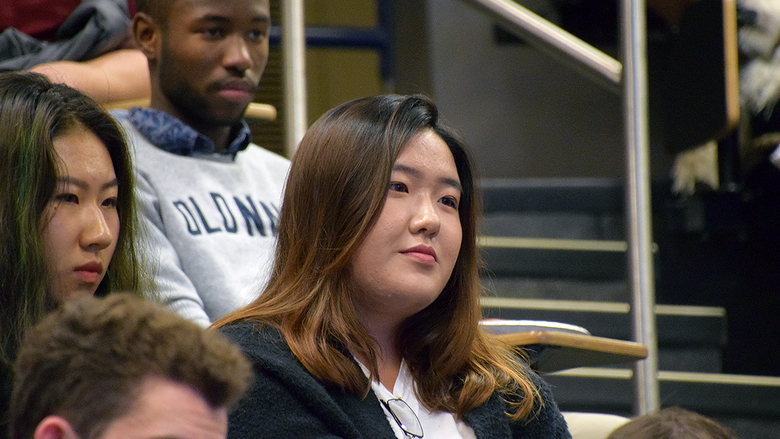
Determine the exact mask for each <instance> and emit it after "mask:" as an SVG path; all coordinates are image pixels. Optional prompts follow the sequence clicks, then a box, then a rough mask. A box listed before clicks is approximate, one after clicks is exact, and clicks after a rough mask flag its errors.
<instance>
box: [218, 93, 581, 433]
mask: <svg viewBox="0 0 780 439" xmlns="http://www.w3.org/2000/svg"><path fill="white" fill-rule="evenodd" d="M480 210H481V204H480V198H479V196H478V194H477V191H476V188H475V178H474V176H473V168H472V164H471V161H470V158H469V155H468V153H467V151H466V149H465V147H464V146H463V144H462V143H461V142H460V141H459V140H457V139H456V137H455V136H454V135H453V134H452V133H451V132H450V131H449V130H448V129H447V128H445V127H444V126H442V125H441V124H440V123H439V121H438V117H437V110H436V108H435V106H434V104H433V103H432V102H430V101H429V100H427V99H425V98H422V97H417V96H412V97H401V96H379V97H374V98H364V99H358V100H355V101H352V102H348V103H346V104H342V105H340V106H338V107H336V108H334V109H333V110H331V111H329V112H328V113H327V114H325V115H324V116H323V117H322V118H320V120H318V121H317V122H316V123H315V124H314V125H313V126H312V127H311V128H310V129H309V131H308V132H307V133H306V135H305V137H304V139H303V141H302V142H301V145H300V147H299V149H298V151H297V152H296V155H295V157H294V158H293V160H292V168H291V170H290V175H289V178H288V181H287V186H286V191H285V197H284V202H283V205H282V211H281V216H280V223H279V232H278V236H279V238H278V239H279V240H278V244H277V253H276V259H275V263H274V266H273V269H272V275H271V279H270V281H269V283H268V285H267V287H266V288H265V289H264V291H263V292H262V294H261V295H260V296H259V298H258V299H257V300H255V302H253V303H252V304H250V305H249V306H247V307H245V308H243V309H241V310H239V311H237V312H235V313H232V314H230V315H228V316H226V317H225V318H223V319H221V320H219V321H217V322H216V323H215V325H216V326H217V327H219V328H220V330H221V331H223V332H224V333H225V334H226V335H227V336H228V338H230V339H232V340H233V341H234V342H236V343H237V344H238V345H239V346H241V347H242V348H243V350H244V353H245V354H246V355H247V356H248V357H249V358H250V360H252V361H253V363H254V369H255V372H256V376H255V382H254V384H253V385H252V386H251V388H250V389H249V391H248V394H247V396H246V397H245V398H244V399H243V400H242V401H241V402H240V403H239V406H238V408H237V409H236V410H234V412H233V413H232V415H231V417H230V431H229V435H228V436H229V437H231V438H245V437H246V438H249V437H256V436H258V435H269V436H274V437H350V438H382V437H384V438H392V437H401V438H403V437H422V435H423V431H424V435H425V437H426V438H435V437H448V438H449V437H463V438H474V437H476V438H480V439H482V438H503V437H507V438H508V437H514V438H520V437H539V438H567V437H570V436H569V433H568V431H567V428H566V424H565V422H564V420H563V418H562V416H561V414H560V412H559V411H558V409H557V407H556V406H555V403H554V402H553V401H552V398H551V395H550V392H549V389H548V388H547V386H546V385H545V384H544V383H543V381H542V380H541V379H540V378H539V377H538V376H536V375H535V374H534V373H533V372H532V371H531V370H530V369H529V368H528V367H527V366H526V365H525V364H524V363H523V362H522V360H521V358H519V357H518V356H517V352H516V351H515V350H514V349H513V348H512V347H511V346H507V345H505V344H502V343H500V342H499V341H498V340H496V339H495V338H493V337H492V336H490V335H489V334H487V333H486V332H484V331H483V330H482V329H480V327H479V320H480V318H481V313H480V305H479V298H480V295H481V292H482V290H481V286H480V281H479V274H478V267H479V263H480V258H479V254H478V248H477V236H476V235H477V224H476V223H477V217H478V214H479V212H480Z"/></svg>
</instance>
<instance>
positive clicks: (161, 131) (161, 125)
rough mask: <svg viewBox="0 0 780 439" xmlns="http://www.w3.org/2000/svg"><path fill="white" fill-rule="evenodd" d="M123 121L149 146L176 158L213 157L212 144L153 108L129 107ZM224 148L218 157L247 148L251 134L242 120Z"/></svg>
mask: <svg viewBox="0 0 780 439" xmlns="http://www.w3.org/2000/svg"><path fill="white" fill-rule="evenodd" d="M127 119H128V120H129V121H130V123H132V124H133V126H135V127H136V129H138V131H140V132H141V134H143V135H144V137H146V138H147V139H149V141H150V142H152V143H153V144H155V145H157V146H158V147H160V148H161V149H163V150H165V151H168V152H170V153H173V154H178V155H185V156H189V155H193V153H199V154H214V153H215V151H216V148H215V146H214V142H212V141H211V139H209V138H208V137H206V136H204V135H203V134H200V133H199V132H197V131H195V130H194V129H192V128H191V127H190V126H188V125H186V124H185V123H184V122H182V121H180V120H179V119H177V118H175V117H173V116H171V115H170V114H168V113H166V112H164V111H162V110H157V109H154V108H139V107H133V108H131V109H130V110H128V112H127ZM234 131H237V132H236V134H235V136H234V137H233V140H232V141H231V142H230V145H228V147H227V148H226V149H225V150H223V151H221V154H225V155H228V154H230V155H231V156H233V157H235V155H236V154H237V153H238V152H239V151H242V150H244V149H246V147H247V146H249V142H250V141H251V139H252V134H251V132H250V131H249V125H247V123H246V122H245V121H244V120H243V119H242V120H241V125H240V127H239V128H238V129H237V130H235V129H234Z"/></svg>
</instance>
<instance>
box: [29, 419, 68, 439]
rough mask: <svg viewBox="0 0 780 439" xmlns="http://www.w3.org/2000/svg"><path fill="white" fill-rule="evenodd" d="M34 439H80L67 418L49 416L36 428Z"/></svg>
mask: <svg viewBox="0 0 780 439" xmlns="http://www.w3.org/2000/svg"><path fill="white" fill-rule="evenodd" d="M33 439H79V435H77V434H76V432H75V431H73V427H71V426H70V423H69V422H68V421H66V420H65V418H62V417H60V416H47V417H45V418H43V420H42V421H41V422H40V423H39V424H38V426H37V427H35V433H34V434H33Z"/></svg>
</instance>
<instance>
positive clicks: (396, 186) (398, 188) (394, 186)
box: [390, 182, 409, 192]
mask: <svg viewBox="0 0 780 439" xmlns="http://www.w3.org/2000/svg"><path fill="white" fill-rule="evenodd" d="M390 190H391V191H394V192H409V190H408V189H407V187H406V185H405V184H403V183H398V182H392V183H390Z"/></svg>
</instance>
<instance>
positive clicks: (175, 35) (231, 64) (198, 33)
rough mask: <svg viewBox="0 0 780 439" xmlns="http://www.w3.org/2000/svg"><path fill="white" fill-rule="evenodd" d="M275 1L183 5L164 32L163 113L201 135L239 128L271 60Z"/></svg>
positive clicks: (196, 0)
mask: <svg viewBox="0 0 780 439" xmlns="http://www.w3.org/2000/svg"><path fill="white" fill-rule="evenodd" d="M268 2H269V0H177V1H175V2H174V3H173V5H172V6H171V9H170V13H169V14H168V22H167V24H166V25H165V26H163V29H162V41H161V46H160V53H159V58H158V59H157V60H156V63H157V79H158V82H159V88H160V91H161V93H162V95H163V98H164V101H163V102H162V105H163V106H164V108H162V109H163V110H165V111H167V112H168V113H170V114H171V115H173V116H176V117H177V118H179V119H180V120H182V121H183V122H184V123H186V124H188V125H190V126H192V127H193V128H195V129H196V130H199V131H201V132H206V131H209V130H210V129H214V128H218V127H223V126H233V125H235V124H236V123H237V122H238V121H239V120H240V119H241V117H242V116H243V113H244V110H245V109H246V107H247V105H248V104H249V103H250V102H251V101H252V99H253V97H254V94H255V91H256V89H257V87H258V83H259V82H260V77H261V76H262V74H263V70H264V69H265V64H266V62H267V61H268V30H269V28H270V25H271V19H270V12H269V6H268Z"/></svg>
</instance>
